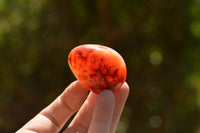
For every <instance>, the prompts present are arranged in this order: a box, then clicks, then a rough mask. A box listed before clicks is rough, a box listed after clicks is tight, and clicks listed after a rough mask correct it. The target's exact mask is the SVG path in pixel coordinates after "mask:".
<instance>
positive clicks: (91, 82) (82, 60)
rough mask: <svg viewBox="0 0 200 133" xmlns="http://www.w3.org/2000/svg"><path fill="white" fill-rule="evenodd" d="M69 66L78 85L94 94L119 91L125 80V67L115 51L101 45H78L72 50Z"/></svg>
mask: <svg viewBox="0 0 200 133" xmlns="http://www.w3.org/2000/svg"><path fill="white" fill-rule="evenodd" d="M68 63H69V66H70V68H71V70H72V72H73V74H74V75H75V77H76V78H77V79H78V80H79V81H80V83H81V84H82V85H83V86H84V87H85V88H87V89H88V90H91V91H93V92H95V93H99V92H100V91H101V90H104V89H109V90H112V91H115V90H117V89H119V88H120V87H121V86H122V84H123V83H124V82H125V80H126V65H125V62H124V60H123V58H122V57H121V56H120V54H118V53H117V52H116V51H114V50H113V49H111V48H109V47H105V46H102V45H92V44H86V45H80V46H78V47H75V48H74V49H72V51H71V52H70V54H69V57H68Z"/></svg>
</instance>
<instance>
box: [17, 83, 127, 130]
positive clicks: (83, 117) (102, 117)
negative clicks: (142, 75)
mask: <svg viewBox="0 0 200 133" xmlns="http://www.w3.org/2000/svg"><path fill="white" fill-rule="evenodd" d="M128 94H129V86H128V84H127V83H126V82H125V83H124V84H123V85H122V87H121V88H120V89H118V90H117V91H115V92H112V91H110V90H103V91H101V92H100V93H99V94H98V95H97V94H95V93H94V92H90V93H89V95H88V90H87V89H85V88H84V87H83V86H82V85H81V84H80V82H79V81H74V82H73V83H71V84H70V85H69V86H68V87H67V88H66V89H65V90H64V92H63V93H62V94H61V95H60V96H58V97H57V98H56V99H55V100H54V101H53V102H52V103H51V104H50V105H49V106H47V107H46V108H44V109H43V110H42V111H41V112H40V113H39V114H37V115H36V116H35V117H34V118H33V119H31V120H30V121H29V122H28V123H26V124H25V125H24V126H23V127H22V128H21V129H19V130H18V131H17V133H36V132H37V133H47V132H48V133H57V132H59V131H60V130H61V129H62V127H63V126H64V124H65V123H66V122H67V121H68V120H69V118H70V117H71V116H72V115H73V114H74V113H75V112H77V111H78V110H79V111H78V112H77V114H76V116H75V117H74V119H73V120H72V121H71V123H70V124H69V126H68V127H67V128H66V129H65V130H64V133H86V132H87V133H94V132H95V133H114V132H115V130H116V128H117V125H118V122H119V119H120V116H121V113H122V111H123V108H124V105H125V102H126V99H127V97H128Z"/></svg>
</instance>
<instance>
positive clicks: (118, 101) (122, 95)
mask: <svg viewBox="0 0 200 133" xmlns="http://www.w3.org/2000/svg"><path fill="white" fill-rule="evenodd" d="M128 94H129V86H128V84H127V83H126V82H125V83H124V84H123V85H122V87H121V88H120V89H119V90H117V91H115V92H114V96H115V108H114V113H113V118H112V125H111V130H110V133H115V130H116V128H117V125H118V123H119V119H120V116H121V114H122V111H123V109H124V105H125V103H126V100H127V97H128Z"/></svg>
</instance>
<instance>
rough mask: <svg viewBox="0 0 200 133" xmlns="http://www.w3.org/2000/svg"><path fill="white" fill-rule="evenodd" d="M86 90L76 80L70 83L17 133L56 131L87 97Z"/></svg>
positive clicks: (49, 132)
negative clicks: (25, 132)
mask: <svg viewBox="0 0 200 133" xmlns="http://www.w3.org/2000/svg"><path fill="white" fill-rule="evenodd" d="M87 92H88V91H87V90H86V89H85V88H84V87H83V86H82V85H81V84H80V83H79V82H78V81H75V82H73V83H71V84H70V85H69V86H68V87H67V88H66V89H65V91H64V92H63V93H62V94H61V95H60V96H59V97H58V98H56V99H55V101H53V102H52V103H51V104H50V105H49V106H47V107H46V108H45V109H43V110H42V111H41V112H40V113H39V114H38V115H36V116H35V117H34V118H33V119H32V120H30V121H29V122H28V123H27V124H26V125H25V126H24V127H22V128H21V129H20V130H19V131H18V132H17V133H20V132H24V131H32V132H48V133H51V132H52V133H53V132H58V131H59V130H60V129H61V128H62V126H63V125H64V124H65V122H66V121H67V120H68V119H69V118H70V117H71V116H72V114H73V113H75V112H76V111H77V110H78V109H79V108H80V107H81V105H82V103H83V102H84V100H85V99H86V97H87Z"/></svg>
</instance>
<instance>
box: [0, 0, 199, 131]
mask: <svg viewBox="0 0 200 133" xmlns="http://www.w3.org/2000/svg"><path fill="white" fill-rule="evenodd" d="M88 43H95V44H102V45H106V46H109V47H111V48H113V49H115V50H116V51H118V52H119V53H120V54H121V55H122V56H123V58H124V60H125V62H126V65H127V72H128V75H127V82H128V84H129V85H130V95H129V98H128V100H127V103H126V106H125V109H124V112H123V114H122V117H121V120H120V123H119V126H118V129H117V133H198V132H199V130H200V0H147V1H145V0H0V132H1V133H7V132H14V131H16V130H17V129H19V128H20V127H21V126H22V125H23V124H25V123H26V122H27V121H28V120H29V119H31V118H32V117H33V116H34V115H36V114H37V113H38V112H39V111H40V110H41V109H42V108H44V107H46V106H47V105H48V104H49V103H51V102H52V101H53V100H54V99H55V98H56V97H57V96H58V95H59V94H60V93H61V92H62V91H63V90H64V88H65V87H66V86H68V85H69V84H70V83H71V82H72V81H74V80H75V77H74V76H73V74H72V72H71V70H70V69H69V66H68V63H67V56H68V54H69V52H70V50H71V49H72V48H74V47H75V46H78V45H80V44H88Z"/></svg>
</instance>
